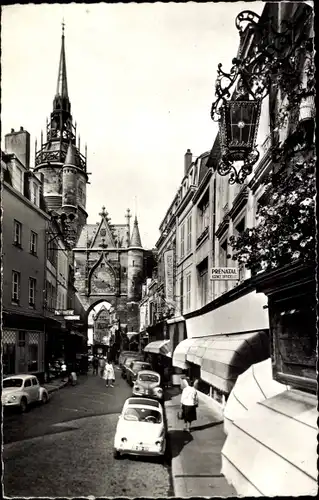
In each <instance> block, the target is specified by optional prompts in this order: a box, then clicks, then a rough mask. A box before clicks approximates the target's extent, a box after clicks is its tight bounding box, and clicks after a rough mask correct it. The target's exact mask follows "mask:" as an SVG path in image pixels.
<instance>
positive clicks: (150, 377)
mask: <svg viewBox="0 0 319 500" xmlns="http://www.w3.org/2000/svg"><path fill="white" fill-rule="evenodd" d="M132 394H133V396H146V397H150V398H154V399H159V400H162V399H163V389H162V387H161V376H160V374H159V373H157V372H154V371H152V370H141V371H139V372H138V374H137V378H136V380H135V382H134V385H133V390H132Z"/></svg>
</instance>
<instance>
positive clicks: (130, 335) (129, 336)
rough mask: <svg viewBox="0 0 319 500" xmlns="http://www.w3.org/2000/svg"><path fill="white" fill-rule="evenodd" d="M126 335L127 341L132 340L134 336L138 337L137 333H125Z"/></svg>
mask: <svg viewBox="0 0 319 500" xmlns="http://www.w3.org/2000/svg"><path fill="white" fill-rule="evenodd" d="M126 335H127V336H128V338H129V340H131V338H132V337H133V336H134V335H139V333H138V332H127V334H126Z"/></svg>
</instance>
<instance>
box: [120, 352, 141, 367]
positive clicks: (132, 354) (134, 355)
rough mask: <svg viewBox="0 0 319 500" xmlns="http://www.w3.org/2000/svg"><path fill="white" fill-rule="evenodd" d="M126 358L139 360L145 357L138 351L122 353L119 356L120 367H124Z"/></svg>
mask: <svg viewBox="0 0 319 500" xmlns="http://www.w3.org/2000/svg"><path fill="white" fill-rule="evenodd" d="M126 358H137V359H143V356H142V355H141V353H139V352H137V351H122V352H121V354H120V355H119V366H120V367H122V366H123V364H124V362H125V360H126Z"/></svg>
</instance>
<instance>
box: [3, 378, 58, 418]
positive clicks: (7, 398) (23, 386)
mask: <svg viewBox="0 0 319 500" xmlns="http://www.w3.org/2000/svg"><path fill="white" fill-rule="evenodd" d="M38 401H41V402H42V403H44V404H45V403H47V402H48V401H49V394H48V391H47V390H46V389H45V388H44V387H41V386H40V384H39V381H38V379H37V377H35V376H34V375H11V376H9V377H8V376H7V377H5V378H4V379H3V381H2V393H1V403H2V406H4V407H16V408H20V410H21V412H22V413H24V412H25V411H26V410H27V409H28V406H29V404H30V403H36V402H38Z"/></svg>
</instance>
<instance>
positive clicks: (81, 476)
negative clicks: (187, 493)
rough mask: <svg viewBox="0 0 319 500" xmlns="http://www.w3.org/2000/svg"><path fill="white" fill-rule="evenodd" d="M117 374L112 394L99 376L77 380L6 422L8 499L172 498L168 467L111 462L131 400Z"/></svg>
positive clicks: (143, 462) (148, 461)
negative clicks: (121, 416) (117, 433)
mask: <svg viewBox="0 0 319 500" xmlns="http://www.w3.org/2000/svg"><path fill="white" fill-rule="evenodd" d="M118 373H119V372H117V380H116V383H115V387H114V388H112V389H111V388H109V389H106V388H105V385H104V381H103V380H101V379H100V378H99V377H93V376H92V375H88V377H80V381H79V384H78V386H76V387H65V388H64V389H61V390H60V391H57V392H55V393H54V394H53V395H52V397H51V401H50V402H49V404H47V405H45V406H40V407H34V408H31V409H30V411H29V412H28V413H26V414H24V415H18V414H15V415H9V416H6V417H5V420H4V428H3V430H4V442H5V445H4V450H3V459H4V470H5V480H4V493H5V495H6V496H39V497H44V496H54V497H56V496H88V495H94V496H96V497H98V496H103V497H112V496H128V497H136V496H139V497H140V496H152V497H163V496H164V497H165V496H171V495H172V492H171V490H170V471H169V468H168V467H167V466H166V465H162V464H160V463H159V462H158V461H157V460H155V459H152V458H149V459H148V458H147V459H146V458H145V459H144V458H143V459H142V458H133V457H123V458H122V459H121V460H114V459H113V455H112V451H113V438H114V433H115V428H116V424H117V420H118V414H119V412H120V410H121V408H122V405H123V403H124V400H125V399H126V398H127V397H128V396H130V395H131V388H130V387H129V385H128V384H127V383H126V382H125V381H124V380H122V379H121V377H120V376H119V374H118ZM21 471H23V474H22V473H21ZM146 471H147V472H146ZM106 472H107V473H106Z"/></svg>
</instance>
